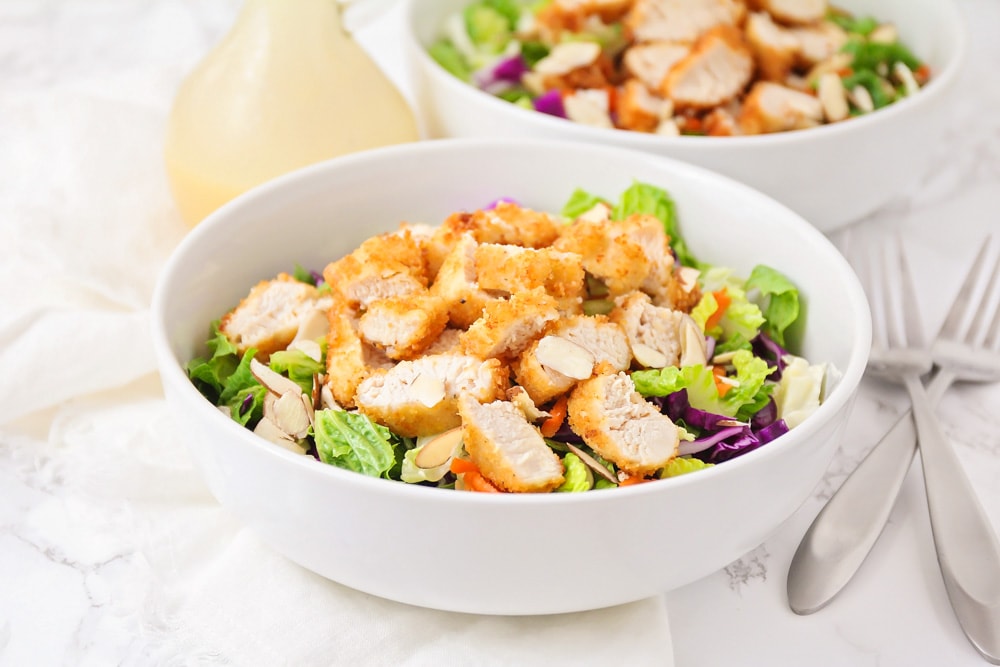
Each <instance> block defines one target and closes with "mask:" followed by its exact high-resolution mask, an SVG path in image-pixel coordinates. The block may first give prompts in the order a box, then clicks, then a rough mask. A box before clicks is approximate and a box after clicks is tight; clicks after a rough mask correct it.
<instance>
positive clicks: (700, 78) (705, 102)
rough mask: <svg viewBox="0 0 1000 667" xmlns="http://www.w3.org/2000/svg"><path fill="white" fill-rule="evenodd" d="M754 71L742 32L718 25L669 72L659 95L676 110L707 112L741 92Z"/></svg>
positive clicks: (700, 39)
mask: <svg viewBox="0 0 1000 667" xmlns="http://www.w3.org/2000/svg"><path fill="white" fill-rule="evenodd" d="M753 68H754V61H753V55H752V54H751V53H750V49H749V47H748V46H747V44H746V42H745V41H744V39H743V35H742V33H741V32H740V31H739V30H738V29H737V28H734V27H733V26H730V25H720V26H717V27H715V28H712V29H711V30H709V31H708V32H706V33H705V34H704V35H702V36H701V37H699V38H698V41H697V42H695V44H694V47H693V48H692V49H691V52H690V53H689V54H688V55H687V56H685V57H684V59H683V60H681V61H680V62H678V63H677V64H676V65H674V66H673V67H672V68H671V69H670V72H669V73H668V74H667V78H666V79H664V80H663V84H662V85H661V87H660V94H661V95H663V97H667V98H669V99H671V100H672V101H673V103H674V105H675V106H676V107H678V108H684V109H710V108H712V107H716V106H719V105H720V104H725V103H726V102H728V101H730V100H732V99H733V98H735V97H736V96H737V95H739V94H740V93H741V92H743V89H744V88H745V87H746V85H747V83H749V82H750V77H751V76H753Z"/></svg>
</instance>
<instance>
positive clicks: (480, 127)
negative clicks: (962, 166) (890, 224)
mask: <svg viewBox="0 0 1000 667" xmlns="http://www.w3.org/2000/svg"><path fill="white" fill-rule="evenodd" d="M407 2H408V7H407V25H408V34H407V47H408V51H409V55H410V60H411V62H412V63H413V70H414V72H413V76H414V80H415V82H416V96H417V102H418V106H419V108H420V111H421V115H422V117H423V122H424V124H425V126H426V131H427V133H428V134H429V136H432V137H527V138H546V139H563V140H569V141H585V142H589V143H601V144H606V145H611V146H619V147H621V148H634V149H638V150H643V151H648V152H650V153H655V154H658V155H665V156H668V157H673V158H677V159H679V160H683V161H685V162H690V163H692V164H697V165H700V166H702V167H706V168H708V169H711V170H713V171H717V172H719V173H721V174H725V175H727V176H730V177H732V178H735V179H737V180H739V181H742V182H743V183H746V184H747V185H750V186H752V187H754V188H757V189H758V190H760V191H762V192H764V193H765V194H769V195H771V196H772V197H774V198H775V199H777V200H778V201H780V202H782V203H784V204H785V205H787V206H789V207H790V208H792V209H793V210H795V211H796V212H798V213H800V214H801V215H802V216H803V217H805V218H806V220H808V221H809V222H811V223H812V224H813V225H815V226H816V227H817V228H819V229H820V230H822V231H832V230H834V229H837V228H839V227H841V226H844V225H847V224H849V223H852V222H856V221H857V220H859V219H861V218H863V217H864V216H866V215H868V214H870V213H872V212H874V211H875V210H876V209H878V208H879V207H881V206H883V205H885V204H887V203H889V202H890V201H891V200H892V199H893V198H894V197H896V196H898V195H901V194H902V193H904V192H905V191H906V190H907V189H908V188H911V187H913V186H914V184H915V183H916V182H917V181H918V180H919V178H920V176H921V175H922V174H924V173H926V170H927V169H928V167H929V166H930V159H931V157H932V154H933V152H934V149H935V147H936V140H937V139H938V138H940V137H941V135H942V133H943V131H944V129H945V123H946V122H947V117H948V116H947V107H948V103H949V102H950V100H951V96H952V91H953V90H954V88H955V83H956V81H957V80H958V76H959V73H960V70H961V67H962V63H963V62H964V56H965V50H966V31H965V26H964V24H963V22H962V19H961V16H960V14H959V12H958V10H957V9H956V8H955V5H954V4H953V2H952V1H951V0H844V1H843V2H837V3H836V4H837V5H838V6H839V7H842V8H844V9H846V10H848V11H850V12H852V13H855V14H858V15H865V14H870V15H872V16H875V17H876V18H878V19H880V20H885V21H892V22H893V23H895V24H896V26H897V27H898V29H899V34H900V36H901V38H902V40H903V41H904V42H905V43H906V44H907V45H908V46H909V47H910V48H911V49H912V50H913V52H914V53H915V54H917V56H918V57H919V58H921V59H922V60H923V61H924V62H927V63H928V64H930V66H931V69H932V77H933V78H932V79H931V82H930V83H929V84H928V85H927V86H926V87H924V88H923V89H922V90H921V91H920V92H919V93H918V94H917V95H914V96H913V97H911V98H907V99H905V100H902V101H900V102H897V103H895V104H892V105H890V106H888V107H886V108H884V109H880V110H879V111H877V112H875V113H872V114H870V115H867V116H862V117H858V118H854V119H851V120H850V121H846V122H843V123H838V124H833V125H825V126H821V127H817V128H813V129H809V130H798V131H793V132H784V133H778V134H768V135H758V136H748V137H697V136H681V137H660V136H655V135H650V134H644V133H641V132H630V131H626V130H613V129H602V128H594V127H589V126H586V125H581V124H578V123H573V122H570V121H566V120H563V119H560V118H554V117H552V116H546V115H545V114H542V113H539V112H537V111H531V110H527V109H522V108H520V107H518V106H516V105H514V104H510V103H508V102H504V101H503V100H500V99H498V98H496V97H493V96H492V95H489V94H487V93H484V92H482V91H481V90H479V89H477V88H475V87H474V86H472V85H470V84H466V83H464V82H462V81H460V80H458V79H456V78H455V77H454V76H452V75H451V74H449V73H448V72H447V71H445V70H444V69H443V68H442V67H441V66H440V65H438V64H437V63H436V62H435V61H434V60H433V59H432V58H431V57H430V56H429V55H427V50H426V49H427V46H428V45H430V44H431V43H432V42H434V40H435V39H437V38H438V37H439V36H440V34H441V29H442V26H443V24H444V21H445V19H446V18H447V17H448V16H449V15H451V14H453V13H454V12H456V11H458V10H460V9H461V8H462V7H463V6H465V5H467V4H469V2H470V0H407Z"/></svg>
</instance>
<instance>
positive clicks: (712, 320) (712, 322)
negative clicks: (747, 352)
mask: <svg viewBox="0 0 1000 667" xmlns="http://www.w3.org/2000/svg"><path fill="white" fill-rule="evenodd" d="M712 296H713V297H715V303H716V304H718V308H716V309H715V312H714V313H712V314H711V315H709V316H708V319H707V320H705V331H708V330H709V329H712V328H714V327H715V326H717V325H718V324H719V321H720V320H721V319H722V316H723V315H725V314H726V308H729V304H730V303H731V302H732V299H731V298H729V292H728V291H727V290H726V288H725V287H723V288H722V289H720V290H718V291H716V292H712Z"/></svg>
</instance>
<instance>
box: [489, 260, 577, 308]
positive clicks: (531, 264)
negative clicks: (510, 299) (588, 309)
mask: <svg viewBox="0 0 1000 667" xmlns="http://www.w3.org/2000/svg"><path fill="white" fill-rule="evenodd" d="M475 262H476V276H477V278H478V283H479V287H480V288H481V289H484V290H488V291H499V292H506V293H507V294H514V293H516V292H525V291H529V290H533V289H535V288H537V287H541V288H542V289H544V290H545V291H546V292H548V293H549V294H551V295H552V296H554V297H555V298H556V301H558V304H559V308H560V310H563V311H570V312H574V311H579V306H580V303H581V301H582V299H583V295H584V292H585V291H586V281H585V276H584V271H583V264H582V262H583V258H582V257H580V255H577V254H576V253H570V252H561V251H558V250H555V249H553V248H541V249H535V248H522V247H520V246H514V245H500V244H498V243H481V244H480V245H479V246H478V247H477V248H476V250H475Z"/></svg>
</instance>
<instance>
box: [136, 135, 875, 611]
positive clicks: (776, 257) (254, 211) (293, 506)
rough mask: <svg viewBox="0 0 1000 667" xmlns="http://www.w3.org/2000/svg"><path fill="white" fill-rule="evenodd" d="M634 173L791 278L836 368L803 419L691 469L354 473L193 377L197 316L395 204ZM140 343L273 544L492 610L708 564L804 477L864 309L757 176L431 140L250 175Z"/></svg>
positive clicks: (366, 231) (439, 212)
mask: <svg viewBox="0 0 1000 667" xmlns="http://www.w3.org/2000/svg"><path fill="white" fill-rule="evenodd" d="M633 179H638V180H641V181H645V182H650V183H655V184H658V185H660V186H662V187H665V188H667V189H668V190H669V191H670V193H671V194H672V195H673V196H674V198H675V200H676V203H677V211H678V214H679V218H680V223H681V226H682V229H683V232H684V235H685V237H686V238H687V240H688V242H689V245H690V247H691V249H692V250H693V251H694V252H695V253H697V254H698V255H699V256H700V257H701V258H703V259H704V260H706V261H712V262H714V263H717V264H721V265H726V266H731V267H734V268H735V269H736V270H737V271H738V272H740V273H741V274H742V275H747V274H748V273H749V271H750V269H751V268H752V266H753V265H754V264H756V263H758V262H764V263H767V264H770V265H772V266H774V267H776V268H778V269H779V270H781V271H783V272H785V273H786V274H787V275H789V276H790V277H791V278H792V280H794V281H795V282H796V283H797V284H798V285H799V287H800V289H801V290H802V293H803V295H804V298H805V309H806V311H807V316H808V325H807V327H806V330H805V336H804V345H803V347H802V349H801V352H802V353H803V354H805V355H807V356H808V357H809V358H810V359H811V360H815V361H816V362H819V361H829V362H832V363H833V364H835V365H836V366H837V367H838V368H839V369H840V370H841V371H842V372H843V379H842V380H841V381H840V383H839V384H838V385H837V386H836V388H835V389H834V390H833V391H832V393H831V394H830V396H829V398H828V399H827V401H826V403H825V404H824V405H822V406H821V407H820V408H819V410H818V411H817V412H816V413H815V414H814V415H813V416H811V417H810V418H809V419H808V420H807V421H806V422H805V423H803V424H802V425H801V426H799V427H798V428H796V429H795V430H793V431H792V432H790V433H789V434H787V435H785V436H782V437H781V438H780V439H778V440H776V441H774V442H773V443H771V444H768V445H767V446H766V447H763V448H761V449H759V450H757V451H754V452H751V453H748V454H746V455H744V456H743V457H741V458H738V459H734V460H732V461H729V462H727V463H724V464H721V465H718V466H716V467H714V468H710V469H708V470H705V471H699V472H698V473H695V474H691V475H688V476H683V477H678V478H674V479H669V480H664V481H660V482H655V483H650V484H644V485H639V486H635V487H628V488H621V489H611V490H605V491H593V492H590V493H583V494H546V495H529V494H525V495H506V494H505V495H503V496H491V495H488V494H477V493H463V492H458V491H448V490H441V489H434V488H425V487H420V486H411V485H408V484H404V483H401V482H391V481H387V480H383V479H375V478H370V477H365V476H363V475H360V474H356V473H353V472H349V471H346V470H341V469H338V468H335V467H332V466H328V465H324V464H321V463H319V462H318V461H316V460H314V459H312V458H309V457H304V456H297V455H294V454H291V453H289V452H287V451H285V450H283V449H281V448H279V447H277V446H274V445H272V444H270V443H268V442H266V441H264V440H262V439H259V438H258V437H257V436H255V435H254V434H253V433H251V432H250V431H247V430H245V429H243V428H241V427H240V426H239V425H237V424H236V423H235V422H233V421H231V420H230V419H228V418H226V417H225V416H223V415H222V413H220V412H219V411H218V410H217V409H216V408H214V407H213V406H212V405H211V404H210V403H209V402H208V401H206V400H205V399H204V398H203V397H202V396H201V395H200V394H199V393H198V391H197V390H196V389H195V388H194V387H193V386H192V385H191V383H190V382H189V381H188V379H187V377H186V376H185V372H184V364H185V362H187V361H188V360H189V359H191V358H192V357H194V356H195V355H197V354H200V353H203V341H204V340H205V338H206V337H207V335H208V333H209V323H210V322H211V321H212V320H213V319H216V318H218V317H219V316H220V315H221V314H222V313H224V312H225V311H227V310H228V309H230V308H231V307H232V306H233V305H234V304H235V303H237V302H238V300H239V299H240V298H241V297H242V296H243V295H245V293H246V292H247V291H248V289H249V288H250V286H252V285H253V284H255V283H256V282H257V281H258V280H260V279H263V278H266V277H270V276H273V275H274V274H276V273H278V272H279V271H284V270H289V269H290V268H292V267H293V266H294V265H295V263H300V264H302V265H304V266H307V267H315V268H321V267H323V266H324V265H325V264H326V263H327V262H329V261H331V260H334V259H337V258H339V257H340V256H342V255H344V254H345V253H347V252H349V251H350V250H352V249H353V248H354V247H355V246H357V245H358V244H359V243H360V242H361V241H362V240H363V239H365V238H366V237H368V236H369V235H371V234H373V233H376V232H380V231H385V230H389V229H395V228H396V227H397V226H398V223H399V222H400V221H402V220H408V221H412V222H418V221H422V222H429V223H438V222H440V221H442V220H444V218H445V217H446V216H447V215H448V214H449V213H451V212H453V211H457V210H462V209H467V210H473V209H475V208H479V207H481V206H483V205H484V204H485V203H486V202H489V201H491V200H493V199H495V198H497V197H499V196H511V197H515V198H517V199H518V200H520V201H521V202H523V203H524V204H525V205H528V206H531V207H534V208H536V209H540V210H551V211H558V210H559V209H560V207H561V205H562V204H563V202H564V200H565V199H566V198H567V197H568V196H569V194H570V193H571V192H572V190H573V189H574V188H576V187H583V188H586V189H588V190H591V191H593V192H597V193H601V194H603V195H606V196H608V197H615V196H617V194H618V193H619V192H621V191H622V190H623V189H625V188H626V187H627V186H628V185H630V184H631V182H632V180H633ZM153 313H154V327H153V332H154V344H155V349H156V354H157V358H158V361H159V367H160V371H161V377H162V381H163V386H164V389H165V391H166V395H167V399H168V400H169V404H170V406H171V408H172V411H173V415H174V418H175V419H176V422H177V425H178V427H179V428H180V429H181V433H183V434H184V436H185V440H186V444H187V446H188V447H189V448H190V450H191V452H192V454H193V456H194V458H195V460H196V461H197V463H198V465H199V466H200V468H201V470H202V472H203V473H204V475H205V478H206V479H207V481H208V484H209V486H210V488H211V490H212V492H213V493H214V494H215V495H216V497H217V498H218V499H219V501H220V502H221V503H222V504H223V505H225V506H227V507H229V508H231V509H232V511H233V512H235V513H236V514H237V515H238V516H239V517H240V518H241V519H242V520H243V521H245V522H246V524H247V525H248V526H250V527H251V528H252V529H253V530H254V531H256V532H257V533H258V534H259V535H260V536H261V537H262V538H263V539H264V541H266V542H267V543H268V544H269V545H271V546H272V547H273V548H274V549H275V550H277V551H279V552H281V553H282V554H284V555H286V556H287V557H288V558H290V559H292V560H293V561H295V562H297V563H300V564H301V565H303V566H305V567H307V568H309V569H310V570H313V571H315V572H318V573H320V574H321V575H323V576H326V577H329V578H330V579H333V580H335V581H339V582H341V583H343V584H346V585H347V586H350V587H353V588H356V589H359V590H362V591H367V592H369V593H372V594H375V595H378V596H382V597H385V598H391V599H393V600H398V601H401V602H407V603H410V604H415V605H421V606H426V607H433V608H438V609H447V610H457V611H465V612H477V613H492V614H545V613H554V612H568V611H576V610H584V609H593V608H598V607H605V606H610V605H615V604H619V603H624V602H628V601H631V600H636V599H640V598H643V597H645V596H649V595H653V594H655V593H658V592H661V591H666V590H669V589H671V588H674V587H677V586H680V585H683V584H686V583H689V582H691V581H693V580H696V579H698V578H700V577H702V576H704V575H707V574H709V573H711V572H713V571H715V570H717V569H719V568H720V567H723V566H724V565H726V564H727V563H729V562H731V561H732V560H734V559H735V558H738V557H739V556H741V555H742V554H744V553H746V552H747V551H748V550H750V549H752V548H754V547H755V546H757V545H758V544H760V543H761V542H762V541H763V540H764V539H765V538H767V537H768V535H770V534H771V533H772V532H773V531H774V530H775V529H776V528H777V527H778V525H779V524H781V522H782V521H784V520H785V519H786V518H787V517H788V516H789V515H791V514H792V513H793V512H794V511H795V510H796V508H798V507H799V505H800V504H801V503H802V502H803V501H804V500H805V499H806V497H807V496H808V495H809V493H810V491H811V490H812V489H813V487H814V486H815V485H816V484H817V482H818V480H819V479H820V477H821V475H822V474H823V471H824V470H825V469H826V467H827V465H828V463H829V461H830V459H831V457H832V456H833V453H834V451H835V450H836V448H837V446H838V441H839V439H840V436H841V434H842V432H843V430H844V426H845V424H846V422H847V419H848V414H849V410H850V407H851V405H852V403H853V398H854V395H855V391H856V389H857V385H858V382H859V380H860V378H861V376H862V372H863V370H864V367H865V364H866V362H867V358H868V350H869V342H870V335H871V320H870V316H869V311H868V305H867V302H866V300H865V297H864V294H863V292H862V290H861V287H860V285H859V284H858V281H857V278H856V277H855V275H854V273H853V272H852V271H851V269H850V267H849V265H848V264H847V262H846V261H845V260H844V259H843V258H842V257H841V256H840V254H839V253H838V252H837V250H836V249H835V248H834V247H833V246H832V245H831V244H830V243H829V242H828V241H827V239H826V238H825V237H824V236H823V235H822V234H820V233H819V232H818V231H817V230H816V229H815V228H813V227H811V226H810V225H808V224H807V223H806V222H805V221H804V220H802V219H801V218H800V217H799V216H797V215H796V214H794V213H793V212H791V211H790V210H788V209H787V208H785V207H783V206H781V205H779V204H778V203H776V202H774V201H772V200H770V199H768V198H767V197H765V196H763V195H761V194H759V193H757V192H755V191H753V190H751V189H749V188H747V187H745V186H743V185H740V184H738V183H735V182H732V181H729V180H728V179H725V178H722V177H720V176H717V175H714V174H712V173H709V172H706V171H704V170H702V169H699V168H696V167H692V166H689V165H685V164H682V163H679V162H675V161H672V160H667V159H662V158H657V157H653V156H651V155H648V154H644V153H638V152H632V151H624V150H620V149H614V148H608V147H600V146H574V145H570V144H567V143H565V142H516V141H505V142H500V141H495V140H483V141H472V140H454V141H431V142H423V143H418V144H414V145H409V146H402V147H395V148H389V149H381V150H378V151H374V152H370V153H366V154H358V155H354V156H350V157H346V158H340V159H337V160H333V161H330V162H326V163H322V164H318V165H315V166H312V167H308V168H305V169H303V170H301V171H298V172H295V173H293V174H290V175H287V176H284V177H281V178H279V179H277V180H275V181H272V182H270V183H267V184H265V185H262V186H260V187H259V188H257V189H255V190H254V191H252V192H250V193H247V194H246V195H243V196H241V197H239V198H238V199H236V200H234V201H233V202H231V203H230V204H228V205H226V206H224V207H223V208H221V209H220V210H219V211H217V212H216V213H214V214H212V215H211V216H210V217H209V218H208V219H206V220H205V221H204V222H203V223H201V225H199V226H198V227H197V228H196V229H194V230H193V231H192V232H191V233H190V235H189V236H188V237H187V238H185V239H184V241H183V242H182V243H181V244H180V246H179V247H178V248H177V250H176V252H175V254H174V255H173V256H172V258H171V259H170V261H169V263H168V264H167V266H166V268H165V269H164V271H163V273H162V275H161V276H160V280H159V283H158V286H157V289H156V294H155V299H154V308H153Z"/></svg>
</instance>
